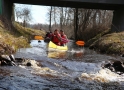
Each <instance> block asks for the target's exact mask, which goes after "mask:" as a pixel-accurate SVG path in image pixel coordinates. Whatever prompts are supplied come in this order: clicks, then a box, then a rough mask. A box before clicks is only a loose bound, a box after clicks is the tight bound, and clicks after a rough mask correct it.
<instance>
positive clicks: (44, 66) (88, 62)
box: [0, 40, 124, 90]
mask: <svg viewBox="0 0 124 90" xmlns="http://www.w3.org/2000/svg"><path fill="white" fill-rule="evenodd" d="M31 46H32V47H31V48H21V49H19V50H18V52H17V53H16V54H15V55H14V56H15V57H16V58H27V59H31V60H30V61H31V64H32V66H31V67H28V66H26V65H25V64H23V65H19V66H13V67H1V68H0V73H2V74H0V76H1V77H0V82H1V83H0V90H124V86H123V84H124V75H123V74H122V75H118V74H116V73H114V72H111V71H110V70H109V69H103V68H102V67H101V66H102V64H104V63H106V62H109V61H116V60H120V61H123V60H124V58H123V57H119V56H109V55H105V54H99V53H97V52H95V51H93V50H89V49H88V48H84V47H79V46H77V45H75V44H74V42H73V41H70V42H69V43H68V47H69V50H68V51H48V50H47V43H44V41H41V42H38V41H37V40H32V41H31ZM3 70H4V71H6V72H4V73H3V72H2V71H3Z"/></svg>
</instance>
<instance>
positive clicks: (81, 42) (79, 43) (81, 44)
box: [76, 41, 85, 46]
mask: <svg viewBox="0 0 124 90" xmlns="http://www.w3.org/2000/svg"><path fill="white" fill-rule="evenodd" d="M76 44H77V45H79V46H84V44H85V42H84V41H77V42H76Z"/></svg>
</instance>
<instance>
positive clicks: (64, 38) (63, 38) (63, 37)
mask: <svg viewBox="0 0 124 90" xmlns="http://www.w3.org/2000/svg"><path fill="white" fill-rule="evenodd" d="M61 38H62V40H61V45H63V44H66V43H67V42H65V40H66V35H61Z"/></svg>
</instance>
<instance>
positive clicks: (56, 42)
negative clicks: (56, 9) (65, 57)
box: [52, 34, 60, 45]
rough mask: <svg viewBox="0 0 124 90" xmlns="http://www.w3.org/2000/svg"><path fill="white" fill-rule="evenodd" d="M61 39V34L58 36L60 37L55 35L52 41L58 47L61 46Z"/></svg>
mask: <svg viewBox="0 0 124 90" xmlns="http://www.w3.org/2000/svg"><path fill="white" fill-rule="evenodd" d="M59 37H60V34H58V36H57V35H55V34H53V36H52V41H53V43H55V44H57V45H60V40H59Z"/></svg>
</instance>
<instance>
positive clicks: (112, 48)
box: [89, 32, 124, 56]
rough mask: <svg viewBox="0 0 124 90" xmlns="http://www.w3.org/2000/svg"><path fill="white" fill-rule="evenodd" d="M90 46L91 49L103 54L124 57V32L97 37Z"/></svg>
mask: <svg viewBox="0 0 124 90" xmlns="http://www.w3.org/2000/svg"><path fill="white" fill-rule="evenodd" d="M90 41H93V42H92V44H91V45H90V46H89V48H90V49H94V50H97V51H99V52H101V53H106V54H115V55H121V56H124V32H119V33H111V34H106V35H103V36H101V37H98V36H96V37H95V39H94V38H93V39H91V40H90Z"/></svg>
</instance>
